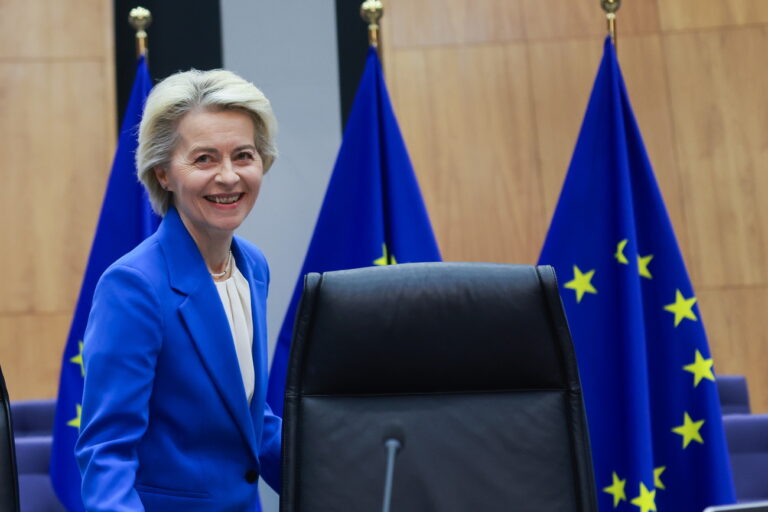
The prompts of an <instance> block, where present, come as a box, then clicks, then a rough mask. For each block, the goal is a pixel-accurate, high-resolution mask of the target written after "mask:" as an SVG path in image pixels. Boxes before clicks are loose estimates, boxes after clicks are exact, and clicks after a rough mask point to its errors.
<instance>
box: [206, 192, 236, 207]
mask: <svg viewBox="0 0 768 512" xmlns="http://www.w3.org/2000/svg"><path fill="white" fill-rule="evenodd" d="M244 195H245V194H244V193H242V192H238V193H236V194H215V195H210V196H204V197H205V200H206V201H210V202H211V203H216V204H234V203H236V202H238V201H239V200H240V199H242V197H243V196H244Z"/></svg>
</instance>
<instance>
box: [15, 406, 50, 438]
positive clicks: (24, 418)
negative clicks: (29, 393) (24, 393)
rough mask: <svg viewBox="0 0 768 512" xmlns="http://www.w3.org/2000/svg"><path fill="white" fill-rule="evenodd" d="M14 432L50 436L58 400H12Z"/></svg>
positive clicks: (16, 435) (19, 435)
mask: <svg viewBox="0 0 768 512" xmlns="http://www.w3.org/2000/svg"><path fill="white" fill-rule="evenodd" d="M11 416H12V420H13V434H14V436H15V437H16V438H19V437H26V436H50V435H51V434H52V433H53V419H54V416H56V400H54V399H50V400H24V401H16V402H11Z"/></svg>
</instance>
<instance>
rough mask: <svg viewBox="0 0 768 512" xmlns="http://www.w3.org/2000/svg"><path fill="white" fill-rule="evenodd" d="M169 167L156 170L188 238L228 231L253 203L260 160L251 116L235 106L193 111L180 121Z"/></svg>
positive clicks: (207, 237)
mask: <svg viewBox="0 0 768 512" xmlns="http://www.w3.org/2000/svg"><path fill="white" fill-rule="evenodd" d="M178 135H179V140H178V143H177V146H176V149H175V150H174V152H173V155H172V156H171V162H170V164H169V165H168V167H167V169H162V168H157V169H155V175H156V176H157V179H158V180H159V181H160V184H161V185H163V187H165V188H166V190H168V191H170V192H173V204H174V206H175V207H176V209H177V210H178V211H179V214H180V215H181V217H182V219H183V220H184V224H185V225H186V227H187V229H188V230H189V231H190V234H191V235H192V237H193V238H194V239H195V240H196V241H197V242H198V243H200V242H201V241H202V240H203V239H211V238H219V237H220V235H222V234H228V235H231V234H232V233H233V232H234V230H235V229H236V228H237V227H238V226H240V224H241V223H242V222H243V220H244V219H245V217H246V216H247V215H248V213H249V212H250V211H251V208H253V204H254V203H255V202H256V196H258V194H259V188H260V187H261V178H262V175H263V171H264V168H263V165H262V161H261V156H260V155H259V153H258V152H257V151H256V147H255V146H254V143H253V141H254V138H255V137H254V126H253V121H252V120H251V118H250V117H249V116H248V115H247V114H245V113H243V112H239V111H221V112H210V111H202V110H201V111H193V112H190V113H189V114H187V115H185V116H184V117H183V118H182V119H181V122H180V123H179V126H178Z"/></svg>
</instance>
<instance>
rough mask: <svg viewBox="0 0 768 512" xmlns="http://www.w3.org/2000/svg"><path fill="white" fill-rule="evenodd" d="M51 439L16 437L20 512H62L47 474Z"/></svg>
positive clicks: (63, 510) (64, 511)
mask: <svg viewBox="0 0 768 512" xmlns="http://www.w3.org/2000/svg"><path fill="white" fill-rule="evenodd" d="M52 440H53V438H52V437H51V436H25V437H17V438H16V461H17V465H18V473H19V493H20V498H21V499H20V501H21V512H66V509H65V508H64V507H63V506H62V505H61V503H60V502H59V499H58V498H57V497H56V494H55V493H54V491H53V485H52V484H51V477H50V475H49V474H48V469H49V467H50V461H51V443H52Z"/></svg>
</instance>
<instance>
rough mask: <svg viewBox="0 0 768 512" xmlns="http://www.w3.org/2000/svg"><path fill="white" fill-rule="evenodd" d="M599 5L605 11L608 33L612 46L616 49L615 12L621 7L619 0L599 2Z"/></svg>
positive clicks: (601, 0) (602, 0)
mask: <svg viewBox="0 0 768 512" xmlns="http://www.w3.org/2000/svg"><path fill="white" fill-rule="evenodd" d="M600 5H601V6H602V8H603V10H604V11H605V18H606V20H608V33H609V34H610V36H611V42H612V43H613V46H616V47H618V44H617V40H616V11H618V10H619V8H620V7H621V0H600Z"/></svg>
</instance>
